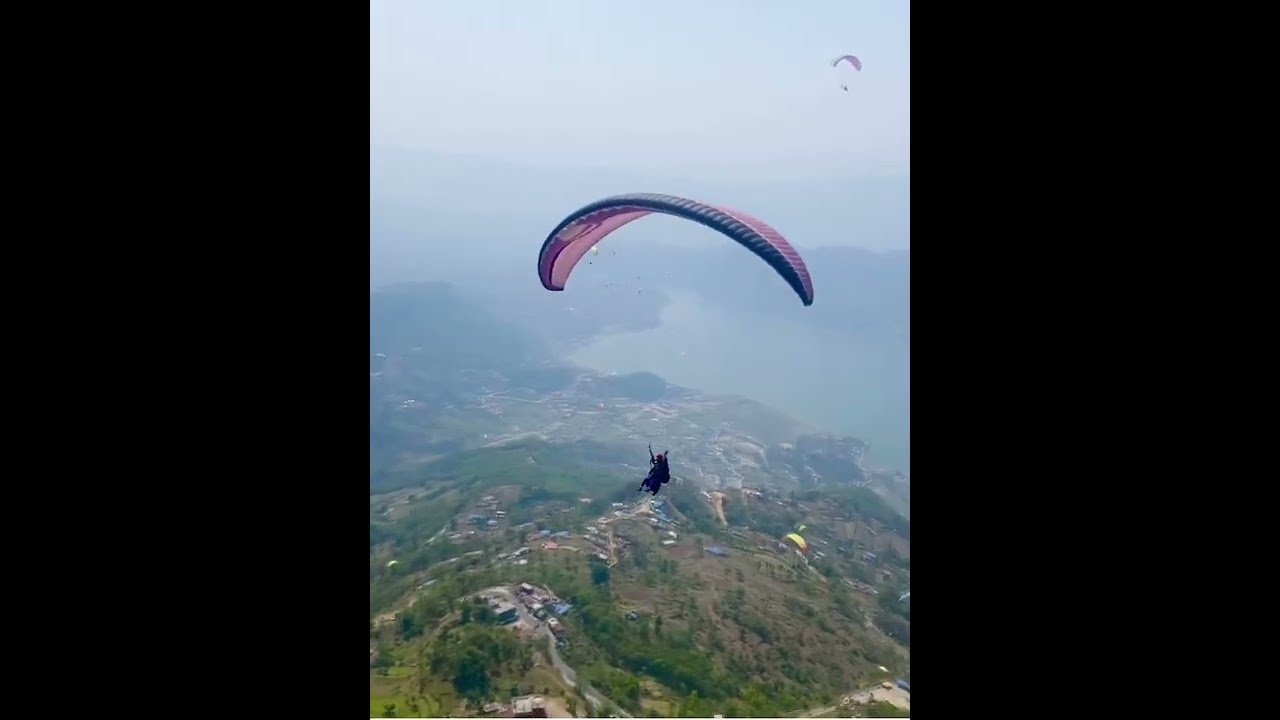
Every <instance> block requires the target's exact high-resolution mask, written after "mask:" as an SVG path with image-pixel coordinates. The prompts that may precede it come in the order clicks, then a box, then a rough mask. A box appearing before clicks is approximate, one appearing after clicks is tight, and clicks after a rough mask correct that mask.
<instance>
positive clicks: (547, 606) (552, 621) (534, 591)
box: [517, 583, 573, 640]
mask: <svg viewBox="0 0 1280 720" xmlns="http://www.w3.org/2000/svg"><path fill="white" fill-rule="evenodd" d="M517 589H518V591H519V593H520V602H521V603H523V604H524V606H525V607H526V608H528V610H529V612H530V613H531V614H532V615H533V616H534V617H536V618H538V619H539V620H544V621H546V623H547V629H548V630H550V631H551V633H552V634H553V635H555V636H556V639H557V640H563V639H564V623H561V622H560V621H559V620H557V619H556V618H555V617H554V616H555V615H564V614H565V613H567V612H569V610H570V609H572V608H573V606H572V605H570V604H569V603H567V602H564V601H562V600H561V599H560V598H558V597H556V596H555V595H553V594H551V593H550V592H548V591H546V590H543V589H541V588H538V587H535V586H533V585H530V584H529V583H520V586H519V587H518V588H517Z"/></svg>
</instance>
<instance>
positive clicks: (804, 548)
mask: <svg viewBox="0 0 1280 720" xmlns="http://www.w3.org/2000/svg"><path fill="white" fill-rule="evenodd" d="M786 539H787V540H790V541H791V542H792V543H794V544H795V546H796V547H797V548H799V549H800V552H802V553H808V552H809V543H808V542H807V541H805V539H804V538H802V537H800V535H799V533H787V534H786Z"/></svg>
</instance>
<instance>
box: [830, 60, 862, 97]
mask: <svg viewBox="0 0 1280 720" xmlns="http://www.w3.org/2000/svg"><path fill="white" fill-rule="evenodd" d="M841 62H844V63H846V64H848V65H850V66H852V67H853V69H854V70H857V71H858V72H862V61H861V60H859V59H858V58H856V57H854V56H853V55H841V56H840V57H838V58H836V59H835V60H832V61H831V67H833V68H839V67H840V63H841ZM840 89H841V90H844V91H845V92H849V83H848V82H847V81H844V82H841V83H840Z"/></svg>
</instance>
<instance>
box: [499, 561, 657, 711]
mask: <svg viewBox="0 0 1280 720" xmlns="http://www.w3.org/2000/svg"><path fill="white" fill-rule="evenodd" d="M478 594H479V595H501V596H502V597H503V598H504V599H505V600H506V601H507V602H509V603H511V604H512V605H514V606H515V608H516V612H517V613H519V615H520V620H521V621H522V622H523V623H524V624H525V626H526V627H536V628H537V631H536V632H535V633H534V637H537V638H547V639H548V640H550V642H549V643H548V647H547V650H548V652H547V654H548V655H549V656H550V657H551V664H552V665H553V666H555V669H556V671H557V672H559V673H560V678H561V679H562V680H564V682H565V684H566V685H568V686H569V687H571V688H576V687H578V685H579V683H578V673H577V671H575V670H574V669H573V668H571V667H569V664H568V663H566V662H565V661H564V659H563V658H561V657H560V652H559V651H558V650H556V638H555V635H554V634H552V632H551V629H550V628H548V627H547V626H546V625H545V624H543V623H542V621H540V620H538V619H537V618H535V617H534V616H533V615H531V614H530V613H529V611H528V610H527V609H526V608H525V606H524V603H521V602H520V600H519V599H518V598H517V597H516V595H515V593H513V592H511V590H510V589H509V588H505V587H501V586H499V587H491V588H485V589H484V590H481V591H480V592H479V593H478ZM581 686H582V696H583V697H584V698H586V699H587V702H589V703H591V705H592V706H593V707H594V708H596V709H599V708H600V707H601V706H604V707H606V708H607V707H615V708H617V711H618V712H619V713H621V714H622V716H623V717H628V718H629V717H632V716H631V715H629V714H627V711H626V710H623V709H622V707H621V706H620V705H618V704H617V703H615V702H613V701H611V700H609V698H607V697H605V696H604V695H601V694H600V693H599V692H597V691H596V689H595V688H593V687H591V683H589V682H587V681H586V680H583V681H582V683H581Z"/></svg>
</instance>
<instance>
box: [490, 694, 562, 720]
mask: <svg viewBox="0 0 1280 720" xmlns="http://www.w3.org/2000/svg"><path fill="white" fill-rule="evenodd" d="M482 711H483V712H484V714H485V715H492V716H496V717H517V718H544V717H547V701H546V699H545V698H543V697H542V696H541V695H519V696H516V697H513V698H511V702H510V703H488V704H486V705H485V706H484V707H483V708H482Z"/></svg>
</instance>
